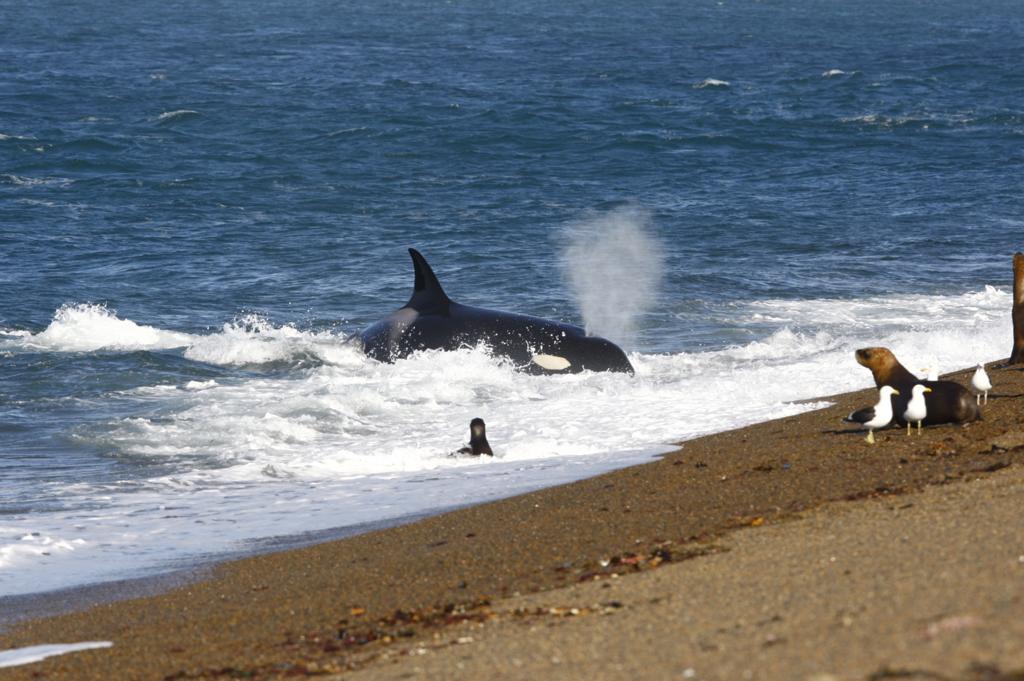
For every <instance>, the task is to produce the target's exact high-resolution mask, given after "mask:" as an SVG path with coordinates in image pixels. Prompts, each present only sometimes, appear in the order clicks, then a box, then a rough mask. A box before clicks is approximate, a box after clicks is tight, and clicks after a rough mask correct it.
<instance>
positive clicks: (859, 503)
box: [0, 369, 1024, 681]
mask: <svg viewBox="0 0 1024 681" xmlns="http://www.w3.org/2000/svg"><path fill="white" fill-rule="evenodd" d="M853 370H856V369H853ZM865 374H866V372H865ZM990 375H991V376H992V378H993V382H994V383H995V385H996V390H995V394H994V395H993V396H992V401H991V402H990V404H989V406H988V408H987V409H986V411H985V415H986V418H985V421H982V422H978V423H974V424H970V425H969V426H966V427H956V426H944V427H934V428H928V429H926V430H925V432H924V434H923V435H921V436H920V437H918V436H916V435H915V436H910V437H908V436H906V435H905V434H904V432H903V431H901V430H898V429H892V430H887V431H884V432H882V433H879V434H877V439H878V444H877V445H875V446H873V447H872V446H869V445H867V444H866V443H865V442H864V441H863V435H862V434H860V433H851V432H844V431H845V430H846V428H845V426H844V424H841V423H840V421H839V419H840V418H841V417H842V416H843V415H845V414H847V413H849V412H850V411H852V410H853V409H854V408H857V407H861V406H865V405H867V404H870V403H873V402H874V401H875V397H874V395H875V392H874V391H862V392H860V393H852V394H846V395H840V396H836V397H834V398H830V399H831V400H833V401H835V403H836V404H835V406H833V407H830V408H828V409H824V410H819V411H816V412H812V413H809V414H803V415H800V416H796V417H791V418H787V419H781V420H778V421H771V422H767V423H763V424H759V425H755V426H751V427H749V428H744V429H740V430H736V431H730V432H727V433H722V434H718V435H714V436H710V437H706V438H702V439H699V440H694V441H690V442H687V443H685V444H684V445H683V446H682V447H681V449H680V450H679V451H677V452H674V453H672V454H669V455H667V456H665V457H664V458H663V459H661V460H658V461H655V462H653V463H650V464H646V465H643V466H637V467H633V468H628V469H624V470H620V471H616V472H613V473H609V474H606V475H602V476H599V477H596V478H592V479H589V480H583V481H580V482H577V483H573V484H570V485H564V486H561V487H556V488H551V489H547V490H542V491H538V492H534V493H531V494H526V495H523V496H520V497H515V498H511V499H506V500H502V501H498V502H494V503H489V504H485V505H481V506H476V507H472V508H465V509H460V510H457V511H453V512H450V513H446V514H444V515H440V516H436V517H432V518H427V519H425V520H421V521H419V522H416V523H413V524H410V525H406V526H401V527H394V528H389V529H384V530H379V531H375V532H371V533H368V534H365V535H360V536H357V537H352V538H349V539H344V540H341V541H334V542H327V543H324V544H319V545H316V546H311V547H306V548H300V549H295V550H290V551H284V552H280V553H275V554H270V555H263V556H257V557H252V558H246V559H243V560H238V561H233V562H230V563H226V564H224V565H221V566H219V567H217V568H216V569H214V570H213V571H212V574H211V575H210V576H209V578H206V579H203V580H202V581H198V582H196V583H193V584H189V585H185V586H183V587H180V588H177V589H173V590H171V591H169V592H167V593H163V594H159V595H154V596H147V597H144V598H138V599H131V600H125V601H119V602H116V603H108V604H105V605H100V606H97V607H93V608H90V609H88V610H84V611H80V612H75V613H72V614H67V615H61V616H58V617H52V618H47V619H38V620H32V621H28V622H23V623H21V624H18V625H16V626H15V627H13V628H12V629H11V630H10V631H8V632H6V633H5V634H4V635H2V636H0V649H2V648H8V647H14V646H23V645H35V644H40V643H54V642H74V641H87V640H111V641H114V646H113V647H112V648H110V649H107V650H96V651H87V652H81V653H75V654H72V655H68V656H65V657H60V658H53V659H51V660H47V661H44V662H41V663H37V664H33V665H27V666H24V667H19V668H12V669H7V670H3V671H2V672H0V678H5V679H6V678H12V679H29V678H50V679H166V678H174V679H184V678H278V677H281V678H285V677H293V676H301V675H307V674H317V675H321V674H325V675H327V676H328V677H330V676H333V675H335V674H337V673H342V672H354V673H355V677H358V678H378V677H380V678H413V677H422V678H455V677H462V678H480V677H481V676H484V675H486V676H487V677H497V678H589V677H593V678H626V677H627V676H633V675H636V674H641V673H645V674H646V673H648V672H649V675H650V676H651V677H653V678H732V679H735V678H744V677H745V676H747V677H748V678H772V679H774V678H779V679H789V678H798V679H803V678H807V679H811V678H817V679H818V681H828V680H829V679H860V678H865V679H867V678H874V679H887V678H894V679H895V678H922V679H923V678H932V679H937V678H949V679H961V678H963V679H975V678H978V679H982V678H984V679H999V680H1001V681H1009V679H1013V678H1021V677H1020V676H1014V675H1013V674H1024V657H1022V655H1024V653H1022V652H1021V651H1022V650H1024V638H1022V636H1024V630H1022V629H1021V624H1020V623H1021V622H1022V621H1024V601H1022V599H1024V565H1020V564H1019V562H1018V557H1019V556H1021V555H1024V520H1021V519H1020V518H1018V517H1017V516H1018V515H1019V511H1020V509H1021V508H1024V505H1022V504H1021V500H1022V498H1024V492H1022V485H1024V473H1022V471H1021V468H1020V467H1019V466H1016V465H1015V464H1020V463H1022V462H1024V372H1021V371H1019V370H1016V369H1006V370H998V369H990ZM957 378H958V379H959V380H960V381H961V382H962V383H966V381H967V380H968V379H969V374H967V373H961V374H958V375H957ZM826 554H827V555H826ZM833 558H834V559H835V560H832V559H833ZM846 571H848V572H846ZM574 608H575V610H576V612H573V609H574ZM922 632H923V633H922ZM929 632H931V633H929ZM460 641H461V643H460ZM932 662H934V663H935V664H937V665H939V666H937V667H936V666H932V667H929V666H928V665H929V664H930V663H932ZM460 664H461V665H462V667H461V668H460V667H459V665H460ZM928 670H931V671H933V672H936V673H941V674H942V676H934V675H932V676H927V675H921V674H925V673H926V672H928ZM747 672H749V676H748V675H747ZM928 673H930V672H928ZM34 674H40V675H41V676H34ZM737 674H738V676H737ZM886 674H888V676H886ZM898 674H904V675H903V676H898ZM912 674H918V676H912ZM872 675H873V676H872ZM343 676H345V677H346V678H347V677H349V676H352V674H351V673H344V674H343Z"/></svg>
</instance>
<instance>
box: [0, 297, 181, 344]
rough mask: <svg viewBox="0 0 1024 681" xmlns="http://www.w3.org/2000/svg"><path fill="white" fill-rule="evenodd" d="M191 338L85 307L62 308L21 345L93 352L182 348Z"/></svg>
mask: <svg viewBox="0 0 1024 681" xmlns="http://www.w3.org/2000/svg"><path fill="white" fill-rule="evenodd" d="M192 338H193V337H192V336H190V335H189V334H184V333H178V332H175V331H164V330H162V329H157V328H155V327H152V326H144V325H141V324H136V323H135V322H133V321H131V320H129V319H121V318H120V317H118V316H117V315H116V314H115V313H114V312H113V311H112V310H108V309H107V308H106V307H104V306H103V305H93V304H88V303H83V304H78V305H65V306H63V307H61V308H60V309H59V310H57V312H56V313H55V314H54V316H53V321H52V322H50V325H49V326H47V327H46V329H44V330H43V331H40V332H39V333H37V334H29V335H27V336H21V337H20V338H19V341H20V343H21V344H23V345H24V346H26V347H28V348H32V349H40V350H55V351H60V352H94V351H96V350H155V349H168V348H179V347H183V346H186V345H189V344H190V343H191V341H192Z"/></svg>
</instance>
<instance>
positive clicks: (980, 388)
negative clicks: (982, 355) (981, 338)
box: [971, 364, 992, 404]
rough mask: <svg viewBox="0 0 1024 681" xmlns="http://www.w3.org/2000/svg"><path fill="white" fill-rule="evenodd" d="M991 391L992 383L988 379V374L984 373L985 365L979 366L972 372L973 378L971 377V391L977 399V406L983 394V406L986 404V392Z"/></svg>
mask: <svg viewBox="0 0 1024 681" xmlns="http://www.w3.org/2000/svg"><path fill="white" fill-rule="evenodd" d="M991 389H992V381H991V380H990V379H989V377H988V374H987V373H985V365H984V364H979V365H978V368H977V369H975V370H974V376H972V377H971V390H973V391H974V394H975V395H976V396H977V398H978V404H981V403H982V402H981V394H982V393H985V404H988V391H989V390H991Z"/></svg>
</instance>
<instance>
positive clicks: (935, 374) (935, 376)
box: [921, 365, 939, 381]
mask: <svg viewBox="0 0 1024 681" xmlns="http://www.w3.org/2000/svg"><path fill="white" fill-rule="evenodd" d="M921 371H923V372H924V380H926V381H937V380H939V370H938V369H936V368H935V366H934V365H932V366H930V367H925V368H923V369H921Z"/></svg>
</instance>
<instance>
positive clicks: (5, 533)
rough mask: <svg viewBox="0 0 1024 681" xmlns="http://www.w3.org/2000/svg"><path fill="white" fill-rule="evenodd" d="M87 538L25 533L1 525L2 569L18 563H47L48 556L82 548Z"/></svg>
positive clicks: (0, 556) (0, 561) (0, 552)
mask: <svg viewBox="0 0 1024 681" xmlns="http://www.w3.org/2000/svg"><path fill="white" fill-rule="evenodd" d="M84 545H85V540H84V539H80V538H76V539H58V538H55V537H50V536H48V535H42V534H40V533H38V532H32V533H29V534H23V533H22V532H21V531H19V530H18V529H17V528H11V527H3V526H0V570H3V569H5V568H7V567H9V566H11V565H15V564H17V563H26V562H27V563H31V564H39V563H45V562H47V561H46V558H47V557H49V556H54V555H57V554H61V553H67V552H70V551H74V550H75V549H78V548H81V547H83V546H84Z"/></svg>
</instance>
